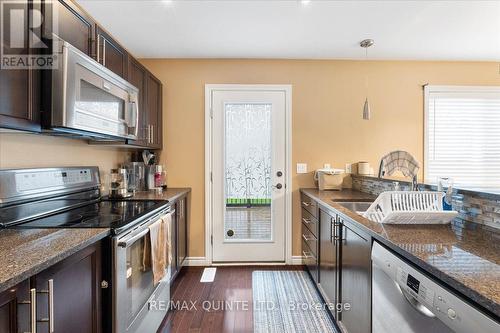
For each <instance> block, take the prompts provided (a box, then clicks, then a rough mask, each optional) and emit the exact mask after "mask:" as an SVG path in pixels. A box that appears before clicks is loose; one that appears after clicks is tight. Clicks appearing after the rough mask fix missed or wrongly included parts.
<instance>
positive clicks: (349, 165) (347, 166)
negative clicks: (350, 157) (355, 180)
mask: <svg viewBox="0 0 500 333" xmlns="http://www.w3.org/2000/svg"><path fill="white" fill-rule="evenodd" d="M345 173H352V164H350V163H346V165H345Z"/></svg>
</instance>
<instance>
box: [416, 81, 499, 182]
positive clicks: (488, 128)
mask: <svg viewBox="0 0 500 333" xmlns="http://www.w3.org/2000/svg"><path fill="white" fill-rule="evenodd" d="M424 151H425V158H424V159H425V165H424V170H425V181H426V182H427V183H431V184H435V183H436V182H437V179H438V177H451V178H453V180H454V183H455V185H457V186H459V187H462V188H471V189H477V190H485V189H486V190H499V191H500V87H459V86H455V87H451V86H450V87H444V86H426V87H425V147H424Z"/></svg>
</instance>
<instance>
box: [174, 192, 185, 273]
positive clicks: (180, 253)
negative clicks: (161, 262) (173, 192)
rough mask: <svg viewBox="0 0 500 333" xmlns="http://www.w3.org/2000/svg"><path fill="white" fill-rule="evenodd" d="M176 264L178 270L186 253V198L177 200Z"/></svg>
mask: <svg viewBox="0 0 500 333" xmlns="http://www.w3.org/2000/svg"><path fill="white" fill-rule="evenodd" d="M176 212H177V266H178V269H179V270H180V269H181V267H182V266H183V265H184V260H186V255H187V235H186V233H187V218H186V198H182V199H179V201H177V209H176Z"/></svg>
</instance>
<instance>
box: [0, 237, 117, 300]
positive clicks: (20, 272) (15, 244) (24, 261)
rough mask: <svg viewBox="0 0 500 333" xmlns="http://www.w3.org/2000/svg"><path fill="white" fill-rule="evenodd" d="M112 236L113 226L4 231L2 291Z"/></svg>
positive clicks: (0, 262)
mask: <svg viewBox="0 0 500 333" xmlns="http://www.w3.org/2000/svg"><path fill="white" fill-rule="evenodd" d="M108 235H109V229H107V228H99V229H4V230H0V267H1V270H0V292H2V291H4V290H6V289H8V288H10V287H12V286H15V285H16V284H18V283H19V282H21V281H23V280H25V279H27V278H29V277H31V276H33V275H35V274H37V273H39V272H41V271H43V270H44V269H46V268H48V267H50V266H52V265H54V264H55V263H57V262H59V261H61V260H63V259H65V258H67V257H69V256H70V255H72V254H74V253H76V252H78V251H80V250H82V249H84V248H85V247H87V246H89V245H91V244H93V243H95V242H97V241H99V240H101V239H103V238H104V237H106V236H108Z"/></svg>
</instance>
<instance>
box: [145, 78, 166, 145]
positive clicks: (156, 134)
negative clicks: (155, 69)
mask: <svg viewBox="0 0 500 333" xmlns="http://www.w3.org/2000/svg"><path fill="white" fill-rule="evenodd" d="M162 88H163V86H162V84H161V82H160V80H158V79H157V78H155V77H154V76H153V75H152V74H150V73H149V75H148V77H147V88H146V94H147V101H146V103H147V108H148V115H147V118H148V122H147V123H148V132H149V135H148V137H149V144H148V146H149V147H150V148H153V149H161V148H162V141H163V140H162Z"/></svg>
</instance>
